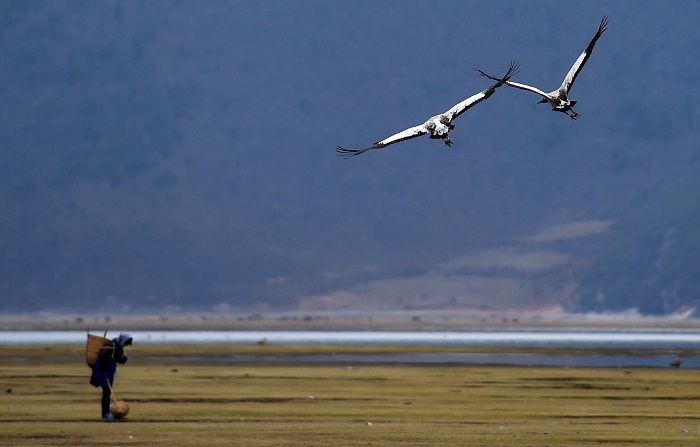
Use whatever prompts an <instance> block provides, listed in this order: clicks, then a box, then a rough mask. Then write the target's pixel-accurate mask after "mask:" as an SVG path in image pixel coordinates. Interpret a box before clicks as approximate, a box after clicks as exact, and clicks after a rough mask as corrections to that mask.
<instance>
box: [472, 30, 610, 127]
mask: <svg viewBox="0 0 700 447" xmlns="http://www.w3.org/2000/svg"><path fill="white" fill-rule="evenodd" d="M607 29H608V19H607V17H605V16H603V19H602V20H601V21H600V25H599V26H598V31H597V32H596V33H595V36H593V39H591V42H590V43H589V44H588V46H587V47H586V49H585V50H583V53H581V55H580V56H579V57H578V59H576V62H574V65H573V66H572V67H571V69H570V70H569V72H568V73H567V74H566V77H565V78H564V82H562V83H561V87H559V88H558V89H556V90H554V91H553V92H549V93H545V92H544V91H542V90H540V89H538V88H537V87H532V86H530V85H526V84H519V83H517V82H507V84H508V85H510V86H511V87H515V88H519V89H521V90H527V91H530V92H533V93H536V94H538V95H540V96H542V99H541V100H540V101H539V102H538V103H537V104H547V103H548V104H549V105H550V106H551V107H552V111H554V112H563V113H566V114H567V115H568V116H569V118H571V119H572V120H575V119H577V118H578V117H579V116H580V114H578V113H577V112H575V111H574V110H573V108H572V107H574V105H575V104H576V101H571V100H569V90H571V87H572V86H573V85H574V81H575V80H576V76H578V74H579V73H580V72H581V70H582V69H583V66H584V65H586V61H588V58H590V57H591V53H592V52H593V47H594V46H595V44H596V42H597V41H598V39H599V38H600V36H601V35H602V34H603V33H604V32H605V30H607ZM477 70H478V71H479V73H481V74H482V75H484V76H486V77H487V78H489V79H492V80H498V78H495V77H493V76H491V75H488V74H486V73H484V72H483V71H481V70H479V69H478V68H477Z"/></svg>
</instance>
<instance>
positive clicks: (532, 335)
mask: <svg viewBox="0 0 700 447" xmlns="http://www.w3.org/2000/svg"><path fill="white" fill-rule="evenodd" d="M131 334H132V335H133V337H134V340H135V342H136V344H137V345H138V344H142V345H147V344H150V345H159V344H160V345H167V344H255V343H258V342H259V341H261V340H263V339H264V340H266V343H268V344H278V345H331V346H332V345H336V346H343V345H376V346H381V345H385V346H452V347H498V348H500V349H499V352H498V353H493V354H490V353H434V354H433V353H415V354H410V353H401V354H396V355H386V354H384V355H381V356H374V355H365V354H363V355H353V354H338V355H302V356H299V355H294V356H292V355H275V356H264V355H263V356H231V357H223V358H219V359H217V361H221V362H232V363H238V362H248V361H278V362H286V361H297V362H298V361H305V362H337V363H408V364H411V363H415V364H426V363H441V364H481V365H484V364H493V365H548V366H593V367H637V366H646V367H668V365H669V362H670V361H671V360H672V359H673V358H674V357H675V355H676V354H678V353H691V352H694V351H695V350H696V349H698V348H700V330H698V329H605V330H592V329H590V328H581V329H576V328H573V329H572V328H567V329H566V330H561V329H544V330H543V329H541V328H536V329H535V328H533V329H521V328H519V329H518V330H479V331H464V332H459V331H424V332H423V331H397V332H389V331H134V332H131ZM109 335H113V336H116V331H113V332H110V334H109ZM84 343H85V332H83V331H0V346H2V345H51V344H69V345H71V344H73V345H83V344H84ZM504 347H505V348H507V347H512V348H514V350H515V349H521V348H548V347H549V348H565V349H567V350H568V349H571V351H575V350H576V349H586V348H588V349H590V348H598V349H611V350H612V349H614V350H621V351H628V352H630V353H631V354H629V355H625V354H620V353H619V351H616V353H615V354H610V355H603V354H591V355H588V354H585V353H583V354H580V355H578V354H563V353H560V354H538V353H534V354H528V353H522V352H513V353H504V352H502V351H503V349H502V348H504ZM172 360H173V361H176V360H177V361H197V360H198V359H197V358H196V357H192V358H188V359H183V358H177V359H172ZM199 360H202V359H199ZM207 360H208V361H211V359H207ZM682 367H683V368H700V359H696V358H694V357H692V356H688V355H686V356H685V358H684V361H683V365H682Z"/></svg>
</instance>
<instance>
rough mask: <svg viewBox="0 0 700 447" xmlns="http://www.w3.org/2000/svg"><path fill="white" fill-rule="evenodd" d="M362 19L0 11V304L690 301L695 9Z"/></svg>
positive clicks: (404, 12) (513, 6)
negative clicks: (557, 104) (555, 105)
mask: <svg viewBox="0 0 700 447" xmlns="http://www.w3.org/2000/svg"><path fill="white" fill-rule="evenodd" d="M353 3H354V2H353ZM360 5H361V7H358V6H356V4H345V3H342V2H339V3H326V2H315V1H310V0H309V1H300V2H286V1H272V2H267V3H265V6H264V7H261V5H260V4H258V3H255V2H249V3H246V2H228V1H215V0H213V1H207V2H178V1H172V2H170V1H159V2H121V1H102V2H91V1H64V2H51V1H32V2H2V3H0V54H2V55H3V57H2V58H0V67H1V68H2V69H1V70H0V146H1V147H2V150H1V151H0V191H1V192H2V194H0V300H1V302H2V303H3V305H2V311H4V312H33V311H56V310H62V309H69V310H73V309H79V310H81V311H85V312H88V311H90V312H95V313H98V312H105V313H109V312H125V313H129V312H144V311H154V310H155V311H157V310H162V309H171V310H200V309H207V310H211V309H239V308H244V309H294V308H309V307H314V306H317V307H324V306H325V307H334V306H335V307H336V308H348V307H350V308H352V306H356V307H357V308H359V309H366V308H369V307H371V308H376V309H389V310H391V309H405V308H409V309H410V308H433V307H434V308H455V307H462V308H470V307H473V308H484V306H487V307H489V306H490V307H491V308H497V307H501V308H520V307H528V308H538V307H552V306H555V307H556V306H558V307H559V308H562V309H566V310H576V311H592V310H595V311H608V310H620V309H628V308H637V309H639V310H640V311H641V312H644V313H653V314H657V313H666V312H671V311H674V310H677V309H683V308H687V307H694V306H695V305H696V304H697V303H696V300H697V298H696V297H697V296H698V294H697V293H696V291H697V289H698V287H699V285H700V275H698V274H697V267H695V266H697V265H700V263H699V262H698V256H700V250H699V248H700V241H699V240H698V238H697V237H696V235H695V232H694V231H693V229H694V228H696V227H697V225H696V224H697V223H698V222H697V221H698V220H699V217H698V206H697V205H698V200H700V197H699V194H700V193H699V191H700V188H699V186H700V185H698V184H697V182H698V181H697V179H698V178H699V177H698V175H697V173H698V170H699V169H700V168H699V166H700V163H699V160H698V149H697V141H698V136H699V135H698V129H697V124H696V123H697V122H698V121H699V119H698V118H699V116H698V115H699V113H698V110H699V109H698V107H699V106H698V104H700V101H699V100H700V98H699V97H698V96H700V92H699V91H698V89H697V88H696V87H695V86H696V80H695V79H694V76H693V75H692V73H695V72H696V68H697V65H698V62H697V60H696V59H697V58H691V57H688V54H692V52H693V51H694V50H695V48H696V47H697V42H698V41H700V30H699V28H698V27H697V26H695V20H694V19H693V14H692V13H688V12H689V11H695V10H697V7H696V6H695V2H691V1H690V0H688V1H685V2H684V1H680V2H674V3H673V4H656V3H651V2H649V3H647V2H642V3H641V4H640V3H638V2H636V1H631V0H630V1H621V2H616V3H613V4H605V5H602V6H604V7H605V9H600V8H601V6H596V7H591V6H590V5H587V6H586V7H585V8H582V7H581V6H580V5H577V4H574V3H571V4H569V3H562V4H560V3H547V4H541V5H538V4H529V3H527V4H526V3H523V4H520V3H512V2H504V3H489V4H485V3H482V2H476V1H475V2H439V3H437V4H434V5H432V6H431V8H424V7H423V3H416V4H415V7H406V5H405V3H404V2H394V1H385V2H376V3H372V2H367V3H363V2H360ZM603 14H607V16H608V17H609V18H610V27H609V31H608V32H606V33H605V34H604V35H603V37H601V39H600V41H599V42H598V45H597V46H596V49H595V52H594V54H593V56H592V58H591V59H590V61H589V62H588V64H587V66H586V68H585V69H584V71H583V72H582V74H581V75H580V76H579V78H578V79H577V81H576V86H575V87H574V89H573V90H572V98H573V99H575V100H578V101H579V103H578V104H577V106H576V108H577V110H578V112H580V113H581V118H580V119H579V120H578V121H576V122H574V121H571V120H569V119H568V118H567V117H566V116H564V115H562V114H556V113H552V112H550V111H549V110H548V108H547V106H543V105H537V104H536V102H537V98H536V97H535V96H534V95H532V94H530V93H528V92H523V91H520V90H516V89H511V88H506V87H503V88H501V89H499V90H498V91H497V92H496V93H495V94H494V95H493V97H492V98H490V99H489V100H488V101H485V102H484V103H482V104H480V105H479V106H477V107H476V108H474V109H472V110H470V111H468V112H467V113H465V114H464V115H463V116H462V117H460V118H459V119H458V120H457V121H455V124H456V126H457V127H456V129H455V130H454V131H452V133H451V134H450V137H451V139H452V140H453V141H454V146H453V147H452V148H450V149H447V148H445V147H444V145H442V143H440V142H439V141H432V140H429V139H427V138H425V139H416V140H412V141H407V142H403V143H401V144H400V145H395V146H392V147H390V148H387V149H383V150H377V151H372V152H370V153H366V154H363V155H362V156H359V157H354V158H352V159H350V160H343V159H342V158H339V157H337V156H336V154H335V153H334V148H335V146H336V145H338V144H342V145H344V146H349V147H355V146H357V147H360V146H364V145H366V144H370V143H372V142H373V141H377V140H378V139H381V138H384V137H387V136H389V135H391V134H392V133H394V132H396V131H399V130H402V129H404V128H406V127H408V126H410V125H415V124H419V123H421V122H422V121H423V120H425V119H426V118H428V117H430V116H432V115H433V114H435V113H437V112H440V111H444V110H445V109H446V108H447V107H450V106H452V105H453V104H455V103H456V102H457V101H460V100H462V99H464V98H466V97H467V96H469V95H471V94H473V93H476V92H478V91H480V90H482V89H483V88H485V87H486V86H487V85H489V82H490V81H488V80H486V79H484V78H482V77H481V76H479V75H478V73H477V72H476V71H475V70H474V69H475V68H476V67H479V68H481V69H484V70H486V71H489V72H495V73H499V72H503V71H505V69H506V68H507V67H508V64H509V63H510V60H512V59H516V60H518V61H519V62H520V64H521V71H520V73H519V74H518V75H517V77H518V79H519V80H521V81H522V82H527V83H530V84H533V85H538V86H542V87H543V88H545V87H546V88H551V89H554V88H556V87H557V86H558V85H559V83H560V82H561V79H562V78H563V76H564V74H565V73H566V71H567V70H568V69H569V67H570V66H571V64H572V63H573V61H574V60H575V59H576V57H577V56H578V54H579V53H580V52H581V51H582V50H583V48H584V47H585V45H586V44H587V43H588V41H589V40H590V38H591V37H592V35H593V33H594V32H595V30H596V27H597V26H598V23H599V21H600V18H601V17H602V16H603ZM387 17H391V20H387ZM464 17H470V18H472V19H470V23H471V25H470V26H469V27H465V26H463V22H464ZM679 28H680V29H683V30H684V32H683V33H681V34H679V33H678V32H677V29H679ZM547 86H549V87H547ZM581 225H583V227H584V228H588V230H586V231H584V232H583V234H577V233H576V231H577V230H576V229H577V228H579V229H580V228H582V227H581ZM586 225H594V228H598V227H595V225H602V227H600V228H602V229H601V230H600V231H592V230H591V229H590V228H589V227H586ZM562 228H563V229H564V230H563V231H564V235H561V236H558V237H551V238H549V239H547V238H546V237H545V238H544V239H537V237H536V236H537V235H541V234H547V232H550V231H555V229H558V230H556V231H561V229H562ZM571 231H573V233H570V232H571ZM533 238H534V239H533Z"/></svg>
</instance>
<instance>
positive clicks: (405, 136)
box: [335, 124, 428, 158]
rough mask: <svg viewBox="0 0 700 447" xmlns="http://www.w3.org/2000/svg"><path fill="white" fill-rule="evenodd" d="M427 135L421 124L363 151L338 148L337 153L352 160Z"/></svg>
mask: <svg viewBox="0 0 700 447" xmlns="http://www.w3.org/2000/svg"><path fill="white" fill-rule="evenodd" d="M426 133H428V131H427V130H426V128H425V126H424V125H423V124H421V125H420V126H415V127H411V128H408V129H406V130H403V131H401V132H399V133H396V134H394V135H392V136H390V137H388V138H385V139H383V140H382V141H377V142H376V143H374V144H373V145H371V146H369V147H365V148H363V149H347V148H344V147H341V146H338V147H337V148H336V150H335V151H336V152H337V153H338V155H341V156H343V157H345V158H350V157H354V156H355V155H360V154H362V153H365V152H367V151H368V150H370V149H381V148H383V147H387V146H389V145H390V144H394V143H398V142H399V141H405V140H410V139H411V138H416V137H420V136H421V135H425V134H426Z"/></svg>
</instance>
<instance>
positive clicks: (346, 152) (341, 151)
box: [335, 146, 360, 158]
mask: <svg viewBox="0 0 700 447" xmlns="http://www.w3.org/2000/svg"><path fill="white" fill-rule="evenodd" d="M335 151H336V152H337V154H338V156H340V157H344V158H350V157H352V156H355V155H357V154H358V153H359V152H360V150H359V149H348V148H345V147H342V146H336V148H335Z"/></svg>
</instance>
